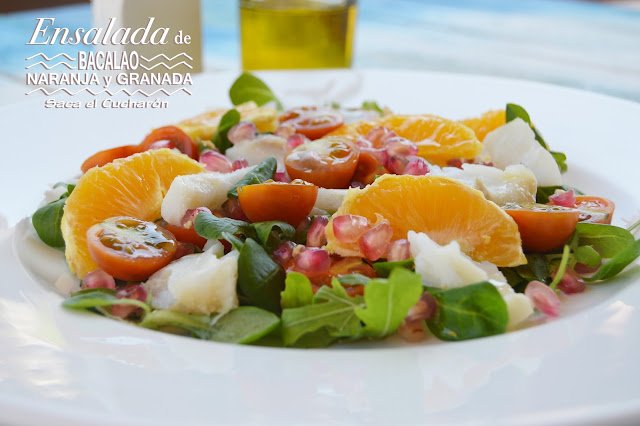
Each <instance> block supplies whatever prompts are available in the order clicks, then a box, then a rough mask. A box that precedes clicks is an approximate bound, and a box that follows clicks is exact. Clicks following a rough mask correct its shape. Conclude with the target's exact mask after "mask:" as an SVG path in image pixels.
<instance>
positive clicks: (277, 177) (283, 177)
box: [273, 170, 291, 183]
mask: <svg viewBox="0 0 640 426" xmlns="http://www.w3.org/2000/svg"><path fill="white" fill-rule="evenodd" d="M273 180H274V181H276V182H284V183H289V182H291V178H290V177H289V175H288V174H287V171H286V170H278V171H276V172H275V173H274V174H273Z"/></svg>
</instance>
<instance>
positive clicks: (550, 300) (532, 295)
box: [524, 281, 560, 317]
mask: <svg viewBox="0 0 640 426" xmlns="http://www.w3.org/2000/svg"><path fill="white" fill-rule="evenodd" d="M524 294H525V295H526V296H527V297H528V298H529V299H530V300H531V302H532V303H533V306H535V308H536V309H537V310H539V311H540V312H542V313H543V314H545V315H547V316H550V317H557V316H558V313H559V311H560V299H559V298H558V295H557V294H556V292H555V291H553V289H551V287H549V286H548V285H546V284H545V283H543V282H540V281H531V282H530V283H529V284H527V288H525V290H524Z"/></svg>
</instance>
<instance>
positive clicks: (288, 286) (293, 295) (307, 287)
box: [280, 272, 313, 309]
mask: <svg viewBox="0 0 640 426" xmlns="http://www.w3.org/2000/svg"><path fill="white" fill-rule="evenodd" d="M312 302H313V289H312V288H311V281H309V278H307V277H306V276H305V275H303V274H300V273H298V272H289V273H288V274H287V279H286V280H285V283H284V291H283V292H282V293H280V305H281V306H282V309H290V308H299V307H301V306H306V305H310V304H311V303H312Z"/></svg>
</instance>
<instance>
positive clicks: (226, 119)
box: [211, 109, 240, 154]
mask: <svg viewBox="0 0 640 426" xmlns="http://www.w3.org/2000/svg"><path fill="white" fill-rule="evenodd" d="M239 122H240V113H239V112H238V111H237V110H235V109H230V110H229V111H227V112H225V113H224V115H223V116H222V117H221V118H220V122H219V123H218V129H217V130H216V134H215V135H213V138H212V139H211V142H213V144H214V145H215V147H216V148H218V151H220V152H221V153H222V154H224V153H225V152H227V149H229V148H231V147H232V146H233V144H232V143H231V142H230V141H229V138H228V137H227V134H228V133H229V130H231V128H232V127H233V126H235V125H236V124H238V123H239Z"/></svg>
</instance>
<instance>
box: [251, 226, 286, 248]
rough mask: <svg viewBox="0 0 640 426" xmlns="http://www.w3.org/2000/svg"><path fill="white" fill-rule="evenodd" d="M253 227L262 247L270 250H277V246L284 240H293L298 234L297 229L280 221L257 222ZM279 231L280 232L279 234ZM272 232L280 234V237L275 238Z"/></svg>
mask: <svg viewBox="0 0 640 426" xmlns="http://www.w3.org/2000/svg"><path fill="white" fill-rule="evenodd" d="M252 226H253V228H254V229H255V231H256V235H257V236H258V240H259V241H260V243H261V244H262V246H263V247H266V248H268V249H273V248H275V246H277V245H278V244H279V243H281V242H282V241H284V240H291V239H292V238H293V236H294V235H295V233H296V229H295V228H294V227H293V226H291V225H289V224H288V223H286V222H281V221H278V220H271V221H267V222H256V223H253V224H252ZM278 230H279V232H277V231H278ZM274 231H275V232H274ZM272 232H273V233H278V235H275V236H274V235H272Z"/></svg>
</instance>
